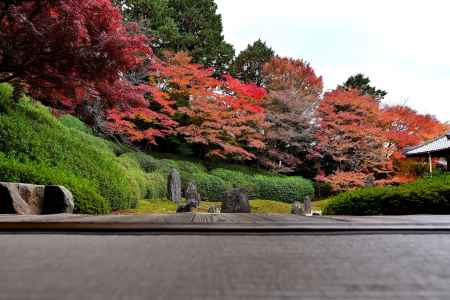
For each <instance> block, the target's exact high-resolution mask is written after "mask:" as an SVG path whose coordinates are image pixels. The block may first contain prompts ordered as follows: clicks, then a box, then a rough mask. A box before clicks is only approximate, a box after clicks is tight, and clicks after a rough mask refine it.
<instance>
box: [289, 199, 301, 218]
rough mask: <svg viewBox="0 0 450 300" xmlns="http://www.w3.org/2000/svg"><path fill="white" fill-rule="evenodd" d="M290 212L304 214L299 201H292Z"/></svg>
mask: <svg viewBox="0 0 450 300" xmlns="http://www.w3.org/2000/svg"><path fill="white" fill-rule="evenodd" d="M291 213H292V214H293V215H304V211H303V209H302V204H301V203H300V202H299V201H295V202H294V203H292V210H291Z"/></svg>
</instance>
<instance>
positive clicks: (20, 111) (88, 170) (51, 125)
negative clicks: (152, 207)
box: [0, 92, 146, 210]
mask: <svg viewBox="0 0 450 300" xmlns="http://www.w3.org/2000/svg"><path fill="white" fill-rule="evenodd" d="M1 95H2V98H5V92H1ZM65 120H66V121H64V122H66V123H67V122H68V121H67V120H70V122H69V123H70V124H72V125H71V126H70V127H71V128H68V127H66V126H65V125H63V122H61V121H60V120H58V119H56V118H55V117H54V116H53V115H52V114H51V113H50V112H49V110H48V109H47V108H45V107H44V106H42V105H40V104H37V103H33V102H32V101H31V100H30V99H28V98H23V99H21V100H20V101H19V103H18V104H16V105H14V106H13V107H12V109H11V110H10V111H9V112H8V113H2V114H0V153H4V158H5V159H6V160H11V161H17V162H21V163H25V164H28V162H33V163H35V164H37V165H40V166H47V167H48V168H49V169H58V170H64V173H65V174H68V176H69V174H71V175H72V176H75V177H78V178H81V179H84V180H86V181H88V182H89V184H90V185H91V186H92V189H93V190H96V191H97V192H98V194H99V195H101V196H102V197H103V198H104V199H106V200H107V201H108V203H109V207H111V209H113V210H117V209H126V208H133V207H135V206H136V204H137V201H138V200H139V199H140V197H141V196H142V195H143V194H144V190H145V187H144V186H143V185H145V184H146V183H145V182H144V181H145V179H144V175H145V174H144V173H143V172H139V171H140V167H139V165H138V164H137V163H135V164H132V163H131V162H130V161H127V163H125V162H124V160H125V159H118V158H117V157H116V155H115V153H114V152H113V151H112V149H111V144H110V143H108V142H107V141H105V140H104V139H101V138H98V137H95V136H93V135H91V134H88V133H86V132H85V130H80V128H82V126H80V124H78V125H74V124H76V123H77V122H76V121H74V120H73V119H72V118H65ZM31 179H32V178H30V180H29V182H30V183H40V182H35V181H32V180H31ZM62 180H63V179H61V180H60V182H61V181H62ZM144 196H145V195H144Z"/></svg>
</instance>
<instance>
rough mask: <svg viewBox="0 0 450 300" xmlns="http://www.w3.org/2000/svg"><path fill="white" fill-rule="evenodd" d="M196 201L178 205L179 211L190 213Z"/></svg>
mask: <svg viewBox="0 0 450 300" xmlns="http://www.w3.org/2000/svg"><path fill="white" fill-rule="evenodd" d="M194 207H195V206H194V203H186V204H185V205H179V206H178V207H177V213H190V212H192V209H194Z"/></svg>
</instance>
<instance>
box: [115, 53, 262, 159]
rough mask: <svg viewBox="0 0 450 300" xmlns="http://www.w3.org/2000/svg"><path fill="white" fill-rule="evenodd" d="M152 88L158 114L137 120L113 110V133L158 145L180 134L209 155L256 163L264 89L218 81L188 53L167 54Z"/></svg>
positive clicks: (154, 74)
mask: <svg viewBox="0 0 450 300" xmlns="http://www.w3.org/2000/svg"><path fill="white" fill-rule="evenodd" d="M150 86H151V97H150V98H151V100H150V101H149V105H148V106H149V107H152V108H153V109H155V110H157V111H158V112H154V111H150V110H149V108H147V107H144V108H142V110H144V111H147V112H148V113H149V114H148V115H146V116H144V115H143V114H140V113H138V114H135V115H134V116H133V113H132V112H128V111H124V112H121V113H118V111H117V110H112V111H110V120H111V121H113V123H112V126H111V128H112V129H114V130H116V131H117V132H121V133H125V134H127V135H129V136H130V137H132V138H133V140H135V141H136V140H144V139H145V140H147V141H149V142H151V143H154V144H155V143H156V138H157V137H167V136H174V135H176V136H179V137H182V138H184V139H185V142H187V143H188V144H196V145H201V146H203V148H204V149H205V152H204V154H205V155H206V156H208V157H221V158H232V159H252V158H255V154H254V151H252V150H255V149H261V148H263V147H264V144H263V142H262V141H263V134H262V130H263V129H264V128H265V123H264V118H265V114H264V110H263V109H262V107H261V101H262V100H263V99H264V97H265V96H266V91H265V90H264V89H262V88H260V87H257V86H256V85H254V84H242V83H241V82H239V81H238V80H236V79H234V78H232V77H231V76H229V75H226V76H224V79H223V80H219V79H216V78H214V77H213V70H212V69H206V68H204V67H202V66H201V65H198V64H193V63H191V58H190V57H189V56H188V55H187V54H186V53H184V52H180V53H177V54H173V53H166V61H165V62H162V63H161V64H159V65H158V66H156V67H155V69H154V70H153V71H152V72H151V74H150ZM139 112H140V111H139ZM150 112H151V113H150Z"/></svg>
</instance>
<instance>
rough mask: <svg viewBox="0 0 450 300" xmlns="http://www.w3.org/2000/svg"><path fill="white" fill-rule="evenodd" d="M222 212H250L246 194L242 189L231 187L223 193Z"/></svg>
mask: <svg viewBox="0 0 450 300" xmlns="http://www.w3.org/2000/svg"><path fill="white" fill-rule="evenodd" d="M221 212H222V213H250V212H251V208H250V202H249V201H248V195H247V193H246V192H245V191H244V190H243V189H233V190H231V191H228V192H227V193H225V198H224V200H223V203H222V209H221Z"/></svg>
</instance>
